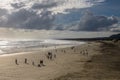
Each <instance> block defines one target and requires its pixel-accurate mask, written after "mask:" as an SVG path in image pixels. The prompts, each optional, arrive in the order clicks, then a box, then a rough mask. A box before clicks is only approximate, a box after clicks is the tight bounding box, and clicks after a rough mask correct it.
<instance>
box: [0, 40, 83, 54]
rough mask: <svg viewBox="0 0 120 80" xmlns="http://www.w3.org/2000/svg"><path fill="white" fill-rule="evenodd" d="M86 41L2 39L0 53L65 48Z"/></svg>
mask: <svg viewBox="0 0 120 80" xmlns="http://www.w3.org/2000/svg"><path fill="white" fill-rule="evenodd" d="M84 43H85V42H79V41H68V40H54V39H41V40H1V41H0V55H4V54H13V53H18V52H29V51H36V50H40V49H42V50H45V49H53V48H64V47H70V46H77V45H81V44H84Z"/></svg>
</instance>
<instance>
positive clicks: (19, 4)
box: [11, 2, 25, 9]
mask: <svg viewBox="0 0 120 80" xmlns="http://www.w3.org/2000/svg"><path fill="white" fill-rule="evenodd" d="M11 6H12V7H13V8H16V9H18V8H21V7H24V6H25V4H24V3H22V2H20V3H11Z"/></svg>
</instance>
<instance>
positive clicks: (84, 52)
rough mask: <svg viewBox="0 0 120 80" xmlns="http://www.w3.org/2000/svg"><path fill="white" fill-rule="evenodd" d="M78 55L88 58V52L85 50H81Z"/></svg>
mask: <svg viewBox="0 0 120 80" xmlns="http://www.w3.org/2000/svg"><path fill="white" fill-rule="evenodd" d="M80 54H83V55H85V56H88V51H87V50H83V51H81V52H80Z"/></svg>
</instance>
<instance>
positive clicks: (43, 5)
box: [32, 3, 57, 9]
mask: <svg viewBox="0 0 120 80" xmlns="http://www.w3.org/2000/svg"><path fill="white" fill-rule="evenodd" d="M55 6H57V4H56V3H35V4H33V6H32V9H46V8H52V7H55Z"/></svg>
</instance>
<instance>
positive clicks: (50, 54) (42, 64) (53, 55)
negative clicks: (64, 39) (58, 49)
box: [15, 52, 56, 67]
mask: <svg viewBox="0 0 120 80" xmlns="http://www.w3.org/2000/svg"><path fill="white" fill-rule="evenodd" d="M46 57H47V59H48V60H53V58H56V54H53V53H52V52H48V53H47V55H46ZM24 63H25V64H29V63H28V59H27V58H25V59H24ZM15 64H16V65H19V63H18V60H17V59H15ZM32 65H33V66H35V63H34V61H32ZM37 66H38V67H41V66H45V64H44V61H43V60H40V63H39V64H37Z"/></svg>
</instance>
